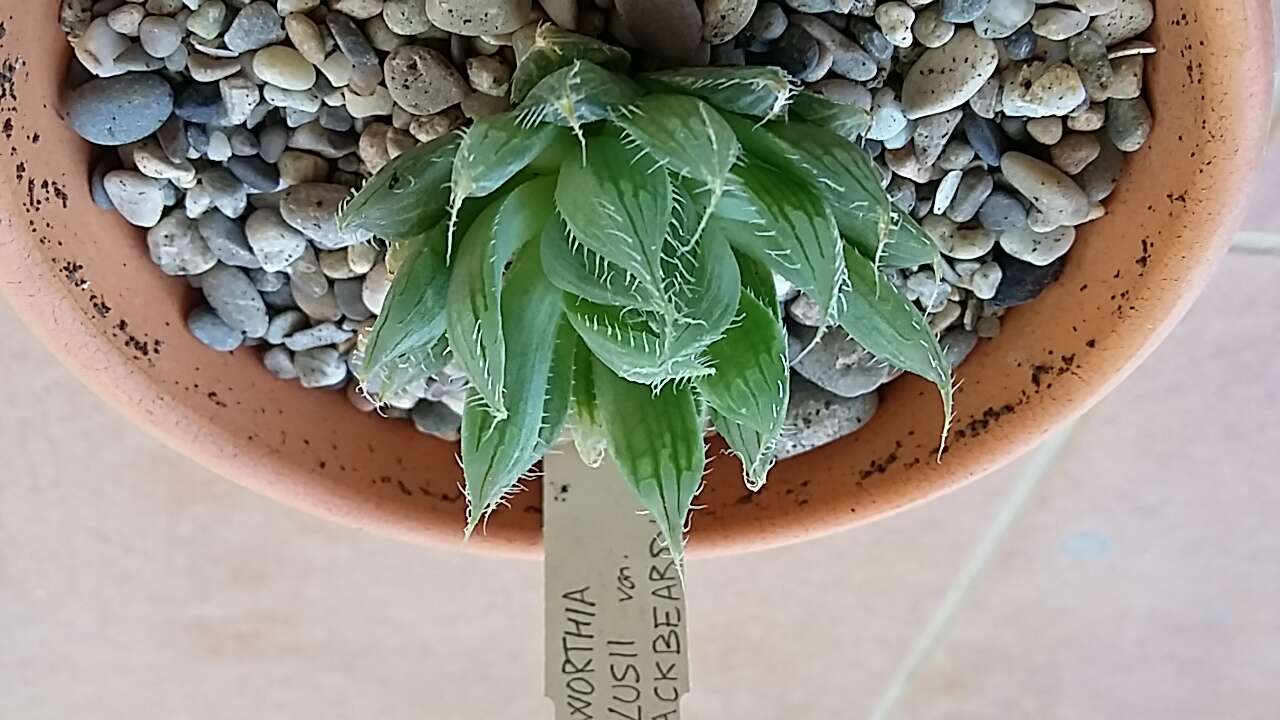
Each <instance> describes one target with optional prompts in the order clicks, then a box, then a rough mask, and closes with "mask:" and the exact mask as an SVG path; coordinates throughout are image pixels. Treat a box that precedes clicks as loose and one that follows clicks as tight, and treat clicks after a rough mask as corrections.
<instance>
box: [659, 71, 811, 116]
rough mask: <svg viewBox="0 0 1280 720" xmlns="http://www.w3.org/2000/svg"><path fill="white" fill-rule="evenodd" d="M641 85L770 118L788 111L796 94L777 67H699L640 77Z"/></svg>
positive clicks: (720, 107)
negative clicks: (691, 96)
mask: <svg viewBox="0 0 1280 720" xmlns="http://www.w3.org/2000/svg"><path fill="white" fill-rule="evenodd" d="M639 80H640V83H641V84H642V85H647V86H649V87H652V88H655V89H658V90H662V91H665V92H676V93H681V94H684V95H693V96H694V97H699V98H702V99H703V100H706V101H707V102H709V103H711V105H712V106H714V107H715V108H716V109H718V110H724V111H726V112H733V113H741V114H743V115H750V116H751V117H756V118H763V119H772V118H775V117H779V116H781V115H782V114H783V113H785V112H786V111H787V108H788V107H789V105H790V103H791V98H792V97H793V96H794V95H795V93H796V88H795V84H794V82H793V81H792V79H791V76H789V75H787V73H785V72H784V71H782V70H781V69H779V68H776V67H700V68H682V69H679V70H663V71H661V72H653V73H646V74H644V75H641V76H640V78H639Z"/></svg>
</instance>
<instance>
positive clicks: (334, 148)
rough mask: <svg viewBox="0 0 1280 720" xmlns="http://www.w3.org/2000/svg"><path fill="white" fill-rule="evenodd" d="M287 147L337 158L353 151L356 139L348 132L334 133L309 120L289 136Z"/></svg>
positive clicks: (333, 158) (355, 146)
mask: <svg viewBox="0 0 1280 720" xmlns="http://www.w3.org/2000/svg"><path fill="white" fill-rule="evenodd" d="M289 147H291V148H293V149H295V150H306V151H308V152H313V153H316V154H317V155H320V156H322V157H326V158H329V159H330V160H337V159H338V158H340V157H342V156H343V155H349V154H351V153H353V152H355V151H356V149H357V141H356V138H355V137H353V136H351V135H350V134H348V133H336V132H333V131H332V130H328V129H326V128H324V127H322V126H321V125H320V123H316V122H311V123H307V124H305V125H302V126H300V127H299V128H298V129H297V130H295V131H294V132H293V134H292V135H290V136H289Z"/></svg>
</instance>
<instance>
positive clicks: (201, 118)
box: [173, 83, 227, 125]
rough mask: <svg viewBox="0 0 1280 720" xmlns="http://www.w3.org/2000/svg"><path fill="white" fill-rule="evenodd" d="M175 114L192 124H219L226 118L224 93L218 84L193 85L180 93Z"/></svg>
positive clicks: (174, 109)
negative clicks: (223, 102)
mask: <svg viewBox="0 0 1280 720" xmlns="http://www.w3.org/2000/svg"><path fill="white" fill-rule="evenodd" d="M173 112H174V114H176V115H177V116H178V117H180V118H182V119H183V120H186V121H187V122H190V123H200V124H201V125H207V124H209V123H218V122H221V121H222V120H224V119H225V118H226V115H227V110H226V106H224V105H223V104H222V91H221V90H220V89H219V88H218V84H217V83H192V84H191V85H188V86H187V87H186V88H184V89H183V90H182V92H180V93H178V101H177V103H175V104H174V107H173Z"/></svg>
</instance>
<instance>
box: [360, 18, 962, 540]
mask: <svg viewBox="0 0 1280 720" xmlns="http://www.w3.org/2000/svg"><path fill="white" fill-rule="evenodd" d="M522 50H523V56H522V60H521V63H520V66H519V67H518V69H517V72H516V74H515V79H514V80H513V86H514V90H513V96H514V97H513V101H514V102H516V103H517V106H516V108H515V109H514V110H512V111H511V112H509V113H506V114H503V115H498V116H494V117H490V118H486V119H483V120H480V121H478V122H476V123H475V124H474V125H473V126H472V127H471V128H470V129H469V130H467V131H466V132H464V133H461V134H455V135H450V136H448V137H445V138H442V139H440V140H437V141H435V142H432V143H427V144H425V145H423V146H421V147H419V148H416V149H414V150H411V151H410V152H408V153H405V154H404V155H402V156H400V157H399V158H397V159H396V160H395V161H393V162H392V163H391V164H389V165H388V166H387V167H386V168H384V169H383V170H382V171H381V172H380V173H379V174H378V175H376V176H375V177H374V178H373V179H371V180H370V181H369V183H368V184H367V185H366V186H365V187H364V188H363V189H361V190H360V192H359V193H358V194H356V196H355V197H354V198H352V199H351V201H350V202H349V203H347V204H346V206H345V207H344V208H343V210H342V213H341V216H340V218H339V221H340V224H341V227H342V228H344V229H351V230H362V231H367V232H370V233H373V234H376V235H378V236H380V237H381V238H382V239H383V240H384V241H385V242H386V243H387V244H388V247H389V248H390V250H389V253H388V268H389V271H390V272H392V274H393V281H392V289H391V292H390V294H389V295H388V298H387V302H386V304H385V306H384V309H383V312H382V314H381V315H380V316H379V317H378V319H377V321H376V323H375V324H374V326H373V327H372V329H371V330H370V332H368V333H367V334H366V335H365V337H363V338H362V344H361V354H360V368H359V375H360V377H361V380H362V381H363V382H364V384H365V389H366V391H368V392H369V393H370V395H371V396H372V397H374V398H378V397H385V396H389V395H391V394H394V393H395V392H398V391H400V390H401V389H403V388H405V387H407V386H409V385H411V384H412V383H414V382H418V381H421V380H424V379H426V378H427V377H429V376H430V375H432V374H434V373H435V372H437V371H438V370H439V369H440V367H441V366H442V365H443V364H444V363H445V362H447V361H450V360H451V361H452V362H453V363H454V365H456V366H457V367H460V368H461V369H462V370H463V371H464V373H465V374H466V376H467V378H468V380H469V381H470V387H469V390H468V403H467V407H466V412H465V413H464V416H463V432H462V465H463V471H464V473H465V476H466V495H467V500H468V518H467V524H466V527H467V532H468V534H469V533H470V532H472V531H473V530H474V529H475V528H476V527H477V526H478V525H479V524H480V523H482V522H483V521H484V519H485V518H486V517H487V516H488V515H489V513H491V512H493V511H494V510H495V509H496V508H497V507H499V506H500V505H501V504H502V502H503V500H504V499H505V498H506V497H507V496H509V495H510V494H511V493H512V492H514V491H515V490H516V489H517V487H518V485H519V482H520V480H521V479H522V478H523V477H525V476H526V475H527V474H528V473H529V472H530V471H531V470H532V468H533V466H534V465H535V464H536V463H537V462H538V461H539V460H540V459H541V457H542V455H543V453H544V452H545V451H546V450H547V449H548V448H549V447H550V445H551V444H552V443H553V442H555V441H556V439H557V438H558V437H559V435H560V434H561V432H562V430H563V429H564V428H565V426H566V425H567V426H568V427H569V428H571V430H572V437H573V439H574V441H575V443H576V444H577V447H578V451H579V453H581V455H582V457H583V459H584V461H586V462H587V463H589V464H592V465H595V464H598V463H600V462H601V461H602V460H603V459H604V458H605V457H606V456H612V457H613V459H614V460H615V461H616V462H617V463H618V465H619V466H620V468H621V470H622V474H623V476H624V477H625V478H626V480H627V482H628V483H629V484H630V485H631V486H632V488H633V489H634V490H635V493H636V495H637V497H638V498H639V500H640V502H641V503H642V504H643V506H644V507H645V508H646V509H647V510H648V511H649V512H650V513H651V514H652V516H653V517H654V519H655V521H656V522H657V524H658V527H659V529H660V530H661V533H662V535H663V536H664V538H665V540H666V542H667V544H668V546H669V548H670V551H671V554H672V556H673V557H674V558H675V559H676V560H677V561H679V560H680V559H681V557H682V555H683V548H684V532H685V527H686V525H687V523H688V521H689V513H690V508H691V507H692V504H693V499H694V496H695V495H696V494H697V491H698V488H699V486H700V484H701V483H702V475H703V471H704V467H705V464H706V457H705V456H706V452H707V451H706V446H705V441H704V429H705V426H706V423H707V421H708V419H709V420H710V421H711V422H712V423H713V424H714V426H715V428H716V429H717V431H718V432H719V433H720V435H721V436H722V437H723V438H724V440H725V442H726V443H728V445H729V447H730V449H731V450H732V451H733V453H734V454H735V455H736V456H737V457H738V458H739V459H740V460H741V462H742V465H743V474H744V477H745V479H746V482H747V485H748V486H749V487H750V488H751V489H753V490H756V489H759V488H760V487H761V486H763V485H764V484H765V481H766V479H767V476H768V473H769V470H770V468H771V467H772V465H773V461H774V448H775V447H776V446H777V444H778V440H779V438H780V436H781V435H782V433H783V432H784V427H783V426H784V423H785V418H786V412H787V404H788V402H789V398H790V388H789V367H788V360H787V343H786V333H785V327H784V325H783V319H782V315H781V313H780V311H779V303H778V297H777V293H776V291H775V289H774V276H775V274H776V275H778V276H782V277H784V278H786V279H787V280H788V281H790V282H791V283H793V284H794V285H796V286H797V287H798V288H799V289H800V290H802V291H803V292H805V293H806V294H807V295H809V296H810V297H811V298H813V299H814V300H815V301H817V302H818V303H819V305H820V306H821V307H824V308H826V309H827V325H828V327H835V326H839V327H841V328H843V329H844V330H845V331H847V332H848V333H849V334H850V335H851V336H852V337H853V338H854V339H855V340H856V341H857V342H858V343H860V344H861V345H862V346H864V347H865V348H867V350H868V351H870V352H871V353H874V354H875V355H876V356H878V357H879V358H881V359H882V360H883V361H884V362H886V363H889V364H890V365H893V366H895V367H897V368H899V369H901V370H904V371H907V372H911V373H915V374H917V375H920V376H921V377H924V378H926V379H927V380H929V381H931V382H933V383H934V384H936V385H937V387H938V389H939V392H940V394H941V395H942V399H943V404H944V406H945V408H946V412H947V415H948V416H949V415H950V408H951V391H952V377H951V370H950V366H949V365H948V364H947V362H946V357H945V355H944V354H943V352H942V350H941V348H940V346H939V344H938V341H937V338H935V337H934V335H933V333H932V332H931V331H930V329H929V325H928V323H927V322H925V319H924V317H923V316H922V315H921V313H920V311H919V310H917V309H916V307H915V306H914V305H913V304H912V303H911V302H909V301H908V300H907V299H906V298H905V297H903V296H902V295H901V294H900V292H899V291H898V290H897V289H896V287H895V286H894V284H893V283H891V282H889V281H888V280H887V279H886V278H885V277H884V276H883V274H882V271H883V270H884V269H891V268H895V267H908V266H914V265H919V264H928V263H931V262H936V261H937V259H938V257H939V256H938V251H937V248H936V247H935V246H934V244H933V242H932V241H931V240H930V239H929V238H928V236H927V235H925V233H924V232H923V231H922V230H921V229H920V228H919V226H918V225H916V224H915V222H914V221H913V220H911V218H910V217H909V216H907V215H905V214H903V213H901V212H900V211H898V210H897V209H896V208H894V207H893V205H892V203H891V202H890V201H889V198H888V197H887V196H886V195H885V192H884V190H883V189H882V187H881V177H880V174H879V171H878V170H877V169H876V167H875V166H874V165H873V164H872V162H871V160H870V158H868V157H867V156H866V154H865V153H864V152H863V151H862V150H861V148H860V146H859V144H858V143H859V140H860V137H859V136H860V133H861V132H862V131H863V129H865V127H866V125H867V118H866V114H865V113H863V112H862V111H861V110H859V109H857V108H855V107H850V106H844V105H840V104H838V103H834V102H832V101H829V100H827V99H825V98H822V97H819V96H817V95H811V94H808V93H804V92H797V90H796V88H795V85H794V83H793V82H792V81H791V79H790V78H789V77H788V76H787V75H786V73H784V72H782V71H781V70H778V69H776V68H698V69H691V70H668V71H662V72H658V73H650V74H642V75H639V76H629V75H627V74H626V71H627V67H628V65H629V62H630V58H629V56H628V55H627V53H625V52H624V51H622V50H618V49H617V48H613V47H610V46H608V45H606V44H603V43H601V42H599V41H597V40H594V39H592V38H589V37H584V36H580V35H575V34H573V33H570V32H567V31H565V30H561V29H559V28H556V27H554V26H549V25H548V26H543V27H542V28H540V29H539V30H538V32H537V34H536V36H535V37H534V38H533V41H532V44H531V46H530V47H527V48H522ZM945 434H946V431H945V429H944V431H943V435H944V441H945Z"/></svg>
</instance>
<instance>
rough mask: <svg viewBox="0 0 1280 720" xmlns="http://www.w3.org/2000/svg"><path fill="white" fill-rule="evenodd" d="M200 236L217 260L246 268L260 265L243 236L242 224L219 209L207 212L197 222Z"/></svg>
mask: <svg viewBox="0 0 1280 720" xmlns="http://www.w3.org/2000/svg"><path fill="white" fill-rule="evenodd" d="M197 227H198V228H199V230H200V236H201V237H203V238H204V241H205V243H206V244H208V246H209V249H210V250H211V251H213V254H214V256H215V257H217V258H218V260H220V261H222V262H224V263H226V264H228V265H232V266H234V267H241V268H247V269H254V268H260V267H262V263H261V262H260V261H259V260H258V258H257V256H255V255H254V254H253V248H252V247H250V246H249V241H248V240H247V239H246V238H245V234H244V226H243V225H242V224H240V223H238V222H236V221H234V220H232V219H230V218H228V217H227V216H226V215H223V214H222V213H221V212H219V211H216V210H215V211H213V212H210V213H207V214H206V215H205V216H204V217H202V218H200V221H199V222H198V223H197Z"/></svg>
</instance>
